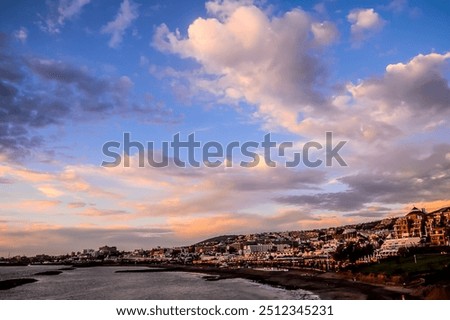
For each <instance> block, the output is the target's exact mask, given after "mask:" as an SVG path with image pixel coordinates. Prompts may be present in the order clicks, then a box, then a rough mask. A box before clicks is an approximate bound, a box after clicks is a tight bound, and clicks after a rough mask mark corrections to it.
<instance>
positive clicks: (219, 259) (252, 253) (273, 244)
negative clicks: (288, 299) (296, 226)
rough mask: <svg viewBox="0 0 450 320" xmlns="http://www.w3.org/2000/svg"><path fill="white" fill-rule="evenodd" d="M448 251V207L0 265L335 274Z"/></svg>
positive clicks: (108, 248)
mask: <svg viewBox="0 0 450 320" xmlns="http://www.w3.org/2000/svg"><path fill="white" fill-rule="evenodd" d="M448 252H450V207H444V208H441V209H439V210H435V211H432V212H427V211H426V209H419V208H416V207H413V208H412V209H411V210H410V212H408V213H407V214H405V215H404V216H403V217H398V218H387V219H383V220H379V221H374V222H368V223H361V224H356V225H347V226H342V227H331V228H326V229H317V230H308V231H286V232H265V233H258V234H247V235H223V236H218V237H215V238H212V239H208V240H205V241H202V242H199V243H197V244H194V245H189V246H182V247H173V248H163V247H157V248H151V249H142V248H141V249H136V250H133V251H120V250H119V249H118V248H117V247H115V246H106V245H105V246H102V247H100V248H98V250H95V249H83V250H81V251H79V252H71V253H68V254H64V255H59V256H50V255H47V254H39V255H36V256H33V257H26V256H14V257H1V258H0V266H1V265H3V266H5V265H28V264H65V265H74V266H77V265H78V266H83V265H108V264H111V265H121V264H122V265H125V264H126V265H130V264H158V265H164V264H168V265H170V264H176V265H180V264H182V265H199V266H214V267H219V268H241V267H261V268H271V270H275V269H279V270H283V268H289V269H291V268H294V269H296V268H299V269H300V268H301V269H313V270H318V271H340V270H344V269H345V268H348V267H351V266H354V265H362V264H373V263H377V262H378V263H379V262H380V261H383V260H384V259H389V258H391V259H392V258H393V257H400V256H405V255H407V254H410V255H411V254H414V253H440V254H443V253H448Z"/></svg>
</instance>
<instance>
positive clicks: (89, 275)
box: [0, 266, 318, 300]
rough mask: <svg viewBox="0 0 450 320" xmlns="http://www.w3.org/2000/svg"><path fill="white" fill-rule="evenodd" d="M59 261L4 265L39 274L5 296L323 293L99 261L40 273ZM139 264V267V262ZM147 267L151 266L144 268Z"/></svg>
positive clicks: (8, 272) (14, 274)
mask: <svg viewBox="0 0 450 320" xmlns="http://www.w3.org/2000/svg"><path fill="white" fill-rule="evenodd" d="M58 268H59V267H58V266H28V267H0V280H6V279H14V278H26V277H29V278H34V279H37V280H39V281H38V282H35V283H31V284H26V285H23V286H19V287H16V288H12V289H10V290H0V300H4V299H31V300H37V299H79V300H94V299H103V300H113V299H114V300H116V299H117V300H129V299H132V300H146V299H152V300H170V299H174V300H184V299H193V300H202V299H203V300H206V299H211V300H230V299H239V300H248V299H256V300H259V299H273V300H276V299H287V300H290V299H301V300H305V299H317V298H318V297H317V296H316V295H314V294H312V293H310V292H308V291H304V290H284V289H280V288H274V287H271V286H268V285H262V284H258V283H255V282H252V281H249V280H245V279H225V280H219V281H205V280H204V279H202V277H203V275H202V274H198V273H187V272H155V273H151V272H150V273H115V271H117V270H129V269H130V267H94V268H79V269H75V270H67V271H63V273H61V274H60V275H56V276H35V275H34V274H35V273H37V272H42V271H47V270H57V269H58ZM137 268H139V267H137ZM141 269H146V268H141Z"/></svg>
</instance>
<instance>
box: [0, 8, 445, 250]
mask: <svg viewBox="0 0 450 320" xmlns="http://www.w3.org/2000/svg"><path fill="white" fill-rule="evenodd" d="M0 9H1V10H0V50H1V51H0V56H1V61H0V81H1V82H0V111H1V114H0V160H1V163H0V188H2V192H1V193H0V203H1V208H2V209H0V231H1V234H0V256H2V255H7V254H8V253H10V252H11V253H13V254H33V253H39V252H49V253H64V252H67V251H71V250H78V249H81V248H85V247H94V248H95V247H98V246H100V245H103V244H110V245H118V246H119V247H121V248H123V249H133V248H138V247H143V248H149V247H152V246H156V245H162V246H172V245H183V244H190V243H194V242H196V241H199V240H202V239H204V238H206V237H209V236H214V235H218V234H225V233H253V232H260V231H282V230H292V229H308V228H317V227H326V226H332V225H341V224H349V223H354V222H359V221H368V220H374V219H381V218H384V217H389V216H397V215H402V214H404V213H405V212H407V210H408V209H409V208H410V207H411V206H412V205H413V204H415V205H417V206H421V207H424V208H427V210H433V209H437V208H439V207H441V206H446V205H449V203H450V199H449V197H448V191H449V189H450V145H449V144H448V138H449V133H448V132H449V123H448V120H447V119H448V118H449V114H450V89H449V85H448V80H449V75H450V73H449V65H448V61H449V59H450V53H449V52H450V48H449V42H448V34H450V23H449V21H450V19H449V18H450V17H449V15H450V5H449V4H448V2H447V1H407V0H392V1H391V0H386V1H381V2H380V1H364V2H361V1H322V2H320V1H251V0H243V1H231V0H225V1H207V2H203V1H192V2H187V1H138V0H119V1H100V0H91V1H90V0H60V1H2V3H1V5H0ZM327 131H331V132H333V134H334V137H335V139H336V140H335V141H336V143H337V141H339V140H345V141H348V142H347V143H346V145H345V147H344V148H343V150H342V152H343V157H344V158H345V161H346V162H347V164H348V166H347V167H340V166H339V165H338V164H337V163H336V162H334V163H333V166H331V167H326V166H319V167H318V168H307V167H305V166H298V167H296V168H285V167H283V166H281V165H280V166H277V167H276V168H271V167H268V166H266V165H264V163H260V164H259V165H258V166H257V167H255V168H240V167H238V166H237V165H234V166H233V167H232V168H224V167H223V166H221V167H219V168H215V169H212V168H206V167H204V166H201V167H200V168H192V167H187V168H176V167H174V166H173V165H170V166H169V167H168V168H162V169H158V168H150V167H146V168H139V167H138V166H137V163H136V161H137V155H136V153H131V155H130V157H131V163H132V166H131V167H130V168H124V167H123V166H119V167H115V168H104V167H101V163H102V161H104V160H107V157H105V155H103V154H102V146H103V144H104V143H106V142H108V141H122V137H123V133H124V132H129V133H130V134H131V137H132V139H133V140H137V141H140V142H141V143H146V142H147V141H154V142H155V145H156V146H157V147H158V148H160V146H161V143H162V141H171V139H172V137H173V135H175V134H176V133H180V135H181V137H182V138H184V139H187V136H188V135H189V134H190V133H195V134H196V137H197V138H198V139H199V140H200V141H201V142H202V143H206V142H208V141H218V142H220V143H222V144H223V145H226V144H227V143H230V142H231V141H240V142H241V143H242V142H245V141H257V142H261V141H262V140H263V137H264V135H265V134H267V133H271V134H272V137H273V138H274V139H275V140H276V141H278V142H282V141H292V142H293V144H294V145H295V146H296V147H298V148H301V147H302V146H303V145H304V144H305V143H306V142H307V141H318V142H323V140H324V139H325V132H327ZM158 151H160V150H157V152H158ZM196 155H197V156H198V157H200V154H199V153H198V152H197V153H196ZM288 156H289V155H288ZM314 156H317V157H320V156H323V154H322V153H320V152H319V153H317V154H314ZM240 160H242V157H237V158H236V159H235V162H234V164H237V163H239V161H240Z"/></svg>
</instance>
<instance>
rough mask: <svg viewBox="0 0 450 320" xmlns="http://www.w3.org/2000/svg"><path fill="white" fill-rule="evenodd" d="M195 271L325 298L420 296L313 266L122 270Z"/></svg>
mask: <svg viewBox="0 0 450 320" xmlns="http://www.w3.org/2000/svg"><path fill="white" fill-rule="evenodd" d="M174 271H175V272H195V273H203V274H207V275H208V276H206V277H205V280H206V281H219V280H222V279H231V278H243V279H248V280H252V281H255V282H258V283H262V284H267V285H271V286H274V287H280V288H284V289H286V290H298V289H303V290H307V291H310V292H312V293H314V294H316V295H318V296H319V297H320V298H321V299H324V300H366V299H376V300H400V299H420V297H418V296H415V295H413V293H414V292H413V290H411V289H407V288H402V287H394V286H381V285H373V284H368V283H363V282H359V281H352V280H348V279H346V278H344V277H340V276H336V274H333V273H319V272H315V271H311V270H288V271H278V270H255V269H251V268H241V269H228V268H214V267H197V266H171V267H168V268H166V267H164V266H161V267H160V268H153V267H152V269H148V270H146V269H144V270H133V269H130V270H122V271H120V272H174Z"/></svg>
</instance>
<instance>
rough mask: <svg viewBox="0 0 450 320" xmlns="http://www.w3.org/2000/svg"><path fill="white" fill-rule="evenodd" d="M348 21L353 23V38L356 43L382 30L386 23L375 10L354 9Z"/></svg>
mask: <svg viewBox="0 0 450 320" xmlns="http://www.w3.org/2000/svg"><path fill="white" fill-rule="evenodd" d="M347 20H348V22H350V23H351V27H350V28H351V29H350V30H351V33H352V38H353V40H354V41H356V42H361V41H363V40H365V39H366V38H367V37H369V36H370V35H372V34H373V33H374V32H376V31H379V30H381V29H382V28H383V26H384V24H385V23H386V22H385V21H384V20H383V19H382V18H381V17H380V15H379V14H378V13H377V12H375V10H374V9H354V10H352V11H350V13H349V14H348V16H347Z"/></svg>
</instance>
